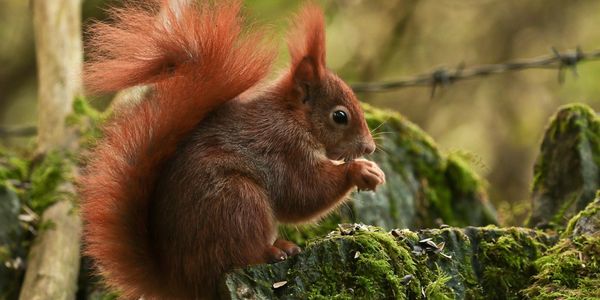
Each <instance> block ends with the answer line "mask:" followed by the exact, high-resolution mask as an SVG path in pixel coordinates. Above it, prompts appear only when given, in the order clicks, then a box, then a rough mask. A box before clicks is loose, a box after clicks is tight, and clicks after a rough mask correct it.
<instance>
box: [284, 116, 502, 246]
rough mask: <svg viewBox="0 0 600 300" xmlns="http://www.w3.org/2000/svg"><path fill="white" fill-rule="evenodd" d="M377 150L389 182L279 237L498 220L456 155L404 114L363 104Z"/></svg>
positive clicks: (475, 178)
mask: <svg viewBox="0 0 600 300" xmlns="http://www.w3.org/2000/svg"><path fill="white" fill-rule="evenodd" d="M363 108H364V111H365V116H366V119H367V123H368V124H369V127H370V128H371V130H373V136H374V137H375V139H376V141H377V144H378V148H379V150H378V151H376V152H375V153H374V154H373V155H371V157H369V159H372V160H374V161H375V162H377V163H378V164H379V166H380V167H381V168H382V170H383V171H384V172H385V174H386V180H387V183H386V184H385V185H384V186H381V187H379V188H378V189H377V192H359V193H354V194H353V195H352V196H351V200H350V201H349V202H348V203H347V204H346V205H344V206H342V207H341V208H340V209H339V210H338V212H336V213H334V214H332V215H331V216H330V217H328V218H326V219H325V220H323V221H322V222H320V224H319V225H318V226H315V225H313V226H308V227H282V228H281V230H280V231H281V235H282V236H283V237H285V238H288V239H290V240H294V241H296V242H297V243H299V244H303V243H304V242H305V241H306V240H307V239H309V238H312V237H316V236H322V235H324V234H326V233H327V232H329V231H331V230H333V229H335V227H336V226H337V224H338V223H364V224H371V225H375V226H380V227H383V228H385V229H391V228H411V229H418V228H427V227H437V226H438V225H439V224H442V223H443V224H448V225H452V226H460V227H462V226H470V225H472V226H483V225H487V224H496V223H497V220H496V215H495V211H494V209H493V208H492V206H491V204H490V203H489V201H488V198H487V194H486V192H485V188H484V186H485V184H484V182H483V180H482V179H480V178H479V176H477V174H475V173H474V172H473V171H472V170H470V169H469V167H468V166H467V165H466V164H465V163H464V162H463V161H462V160H461V158H460V157H458V156H456V155H450V156H448V157H447V156H445V155H443V154H442V153H441V152H440V150H439V148H438V147H437V145H436V144H435V143H434V142H433V140H432V139H431V137H429V136H428V135H427V134H426V133H425V132H423V131H422V130H421V129H419V128H418V127H417V126H416V125H415V124H413V123H411V122H410V121H408V120H406V119H405V118H404V117H403V116H402V115H400V114H398V113H395V112H391V111H384V110H380V109H376V108H374V107H372V106H369V105H366V104H365V105H363Z"/></svg>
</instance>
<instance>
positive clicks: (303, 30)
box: [288, 2, 325, 81]
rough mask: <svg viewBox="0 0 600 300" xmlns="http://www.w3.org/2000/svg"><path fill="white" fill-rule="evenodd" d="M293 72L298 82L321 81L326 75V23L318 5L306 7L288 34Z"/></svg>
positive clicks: (312, 4)
mask: <svg viewBox="0 0 600 300" xmlns="http://www.w3.org/2000/svg"><path fill="white" fill-rule="evenodd" d="M288 47H289V49H290V55H291V58H292V64H291V71H292V74H293V76H294V79H295V80H297V81H319V80H321V79H322V78H323V76H324V74H325V21H324V20H323V11H322V10H321V8H320V7H319V6H317V5H316V4H314V3H312V2H309V3H308V4H306V5H304V7H303V8H302V10H301V11H300V13H298V15H297V16H296V18H295V21H294V26H293V28H292V30H290V32H289V34H288Z"/></svg>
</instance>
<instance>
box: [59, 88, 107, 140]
mask: <svg viewBox="0 0 600 300" xmlns="http://www.w3.org/2000/svg"><path fill="white" fill-rule="evenodd" d="M111 113H112V112H111V111H110V110H108V111H105V112H100V111H98V110H96V109H94V108H93V107H92V106H90V104H89V103H88V102H87V100H86V99H85V98H83V97H77V98H75V100H74V101H73V112H72V113H71V114H70V115H69V116H68V117H67V125H69V127H70V128H72V129H75V130H76V131H77V134H78V136H79V137H80V139H79V142H80V145H81V146H83V147H90V146H92V145H93V143H94V142H95V141H96V140H97V139H98V138H100V137H101V136H102V131H101V125H102V124H103V123H104V122H105V121H106V119H107V118H108V117H109V116H110V115H111Z"/></svg>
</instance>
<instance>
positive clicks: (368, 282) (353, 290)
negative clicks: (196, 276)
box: [222, 224, 556, 299]
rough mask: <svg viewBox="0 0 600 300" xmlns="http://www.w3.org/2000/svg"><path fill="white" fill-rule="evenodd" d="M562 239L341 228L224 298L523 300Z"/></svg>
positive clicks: (237, 279) (238, 282)
mask: <svg viewBox="0 0 600 300" xmlns="http://www.w3.org/2000/svg"><path fill="white" fill-rule="evenodd" d="M555 243H556V238H554V237H552V236H549V235H547V234H546V233H544V232H541V231H535V230H531V229H525V228H497V227H494V226H488V227H479V228H477V227H468V228H466V229H459V228H455V227H446V228H441V229H429V230H420V231H417V232H415V231H410V230H406V229H405V230H392V231H391V232H386V231H384V230H383V229H382V228H380V227H373V226H366V225H359V224H353V225H341V226H340V227H339V228H338V229H337V230H335V231H333V232H331V233H330V234H328V235H327V236H326V237H324V238H320V239H317V240H314V241H313V242H310V243H309V244H308V246H307V247H306V249H305V251H304V252H303V253H302V254H300V255H299V256H296V257H294V258H291V259H289V260H287V261H285V262H282V263H278V264H274V265H260V266H255V267H250V268H247V269H244V270H237V271H234V272H232V273H231V274H229V275H227V276H226V277H225V279H224V281H223V284H222V297H223V298H224V299H483V298H486V299H518V298H520V294H519V292H520V290H521V289H523V288H526V287H527V286H528V283H529V282H530V278H531V276H533V275H535V270H536V269H535V267H534V265H533V264H534V262H535V261H536V259H538V258H540V257H541V256H542V254H543V253H544V252H545V251H546V249H547V248H548V247H551V246H552V245H554V244H555Z"/></svg>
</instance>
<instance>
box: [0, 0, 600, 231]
mask: <svg viewBox="0 0 600 300" xmlns="http://www.w3.org/2000/svg"><path fill="white" fill-rule="evenodd" d="M48 1H58V0H48ZM118 2H120V1H117V0H84V2H83V3H84V8H83V19H84V26H85V25H86V24H89V23H90V22H91V20H92V19H103V18H105V15H104V10H105V9H106V8H107V7H108V6H109V5H111V4H117V3H118ZM300 2H301V1H289V0H286V1H274V0H249V1H246V2H245V3H246V6H247V8H248V9H247V14H248V15H250V16H251V17H252V18H253V19H255V20H256V21H257V22H259V23H267V24H272V25H271V27H272V29H273V31H274V33H275V34H276V35H277V36H278V37H280V38H278V39H275V40H278V41H281V43H280V47H281V52H282V55H281V56H280V60H279V63H278V67H279V68H284V67H285V64H286V62H287V54H286V48H285V43H284V42H283V35H284V34H285V28H286V26H287V23H288V21H289V20H290V17H291V16H292V13H293V11H294V10H295V9H296V8H297V6H298V5H299V3H300ZM319 2H320V3H321V4H322V5H323V7H324V8H325V10H326V13H327V35H328V37H327V52H328V64H329V67H330V68H331V69H333V70H334V71H336V72H338V73H339V74H340V75H341V77H342V78H344V79H345V80H346V81H348V82H350V83H353V82H376V81H384V80H394V79H401V78H404V77H410V76H413V75H417V74H421V73H426V72H431V71H433V70H435V69H437V68H438V67H448V68H453V67H456V66H457V65H459V64H461V63H464V64H466V66H467V67H468V66H473V65H479V64H488V63H502V62H505V61H510V60H513V59H517V58H528V57H536V56H539V55H544V54H549V53H550V48H551V47H556V48H557V49H559V50H565V49H573V48H575V47H576V46H581V47H582V49H583V50H584V51H590V50H596V49H600V30H599V29H598V28H599V25H598V23H599V22H598V21H599V20H600V1H597V0H527V1H523V0H327V1H319ZM56 38H60V37H56ZM0 40H1V41H2V43H0V127H10V128H13V127H19V126H23V125H35V119H36V93H37V91H36V62H35V49H34V42H33V32H32V18H31V9H30V4H29V1H26V0H0ZM578 71H579V72H578V73H579V77H578V78H575V77H574V76H573V75H572V74H571V73H570V72H568V73H566V82H565V83H564V84H559V83H558V80H557V72H556V71H552V70H543V69H538V70H527V71H522V72H511V73H506V74H502V75H493V76H490V77H482V78H475V79H472V80H468V81H462V82H459V83H456V84H454V85H451V86H449V87H444V88H442V89H438V90H437V92H436V95H435V97H433V98H431V97H430V93H431V90H430V88H422V87H416V88H406V89H401V90H395V91H390V92H384V93H377V94H375V93H362V94H359V98H360V99H361V100H363V101H365V102H369V103H371V104H374V105H376V106H379V107H386V108H390V109H394V110H397V111H399V112H401V113H402V114H404V115H406V116H407V117H408V118H409V119H410V120H412V121H413V122H415V123H417V124H418V125H419V126H421V127H422V128H423V129H424V130H425V131H427V132H428V133H429V134H431V135H432V136H433V138H434V139H435V140H436V141H437V142H438V143H439V145H440V146H441V147H442V149H443V150H444V151H446V152H452V153H459V154H460V155H461V156H463V157H464V158H466V159H467V160H468V161H469V162H470V163H471V165H472V167H473V168H474V169H475V170H476V171H477V172H478V173H479V174H480V175H481V176H482V177H485V178H487V180H488V181H489V193H490V197H491V200H492V202H493V203H494V205H495V206H496V207H497V209H498V212H499V218H500V222H501V223H502V224H504V225H513V224H522V220H523V219H524V218H525V217H526V215H527V214H528V210H529V209H530V207H529V205H530V204H529V203H530V202H529V201H528V200H527V199H528V198H529V197H528V194H529V187H530V184H531V181H532V171H531V170H532V166H533V161H534V159H535V155H536V153H537V152H538V147H539V141H540V139H541V137H542V134H543V129H544V126H545V125H546V123H547V119H548V118H549V116H550V115H551V114H552V113H553V112H554V111H556V109H557V107H558V106H560V105H562V104H565V103H570V102H584V103H587V104H589V105H590V106H592V108H594V109H595V110H596V111H597V110H599V109H600V84H599V81H600V61H598V62H594V61H591V62H585V63H582V64H581V65H579V66H578ZM94 104H95V105H97V106H100V107H101V106H103V105H105V102H103V99H97V100H96V101H95V102H94ZM0 143H2V144H3V145H8V146H23V145H26V144H28V143H31V141H30V140H28V139H23V138H18V139H15V138H6V137H0Z"/></svg>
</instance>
